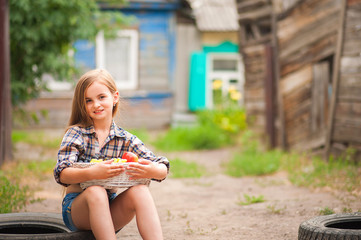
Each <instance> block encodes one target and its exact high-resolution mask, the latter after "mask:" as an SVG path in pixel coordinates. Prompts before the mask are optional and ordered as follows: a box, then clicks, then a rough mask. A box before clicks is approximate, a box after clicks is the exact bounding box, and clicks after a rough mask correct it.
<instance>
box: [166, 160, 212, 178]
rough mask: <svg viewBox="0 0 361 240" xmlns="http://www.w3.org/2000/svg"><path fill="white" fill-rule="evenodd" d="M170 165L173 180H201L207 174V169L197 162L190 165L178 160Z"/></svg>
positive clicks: (172, 161)
mask: <svg viewBox="0 0 361 240" xmlns="http://www.w3.org/2000/svg"><path fill="white" fill-rule="evenodd" d="M170 164H171V166H172V167H171V175H170V176H171V177H172V178H199V177H201V176H203V175H204V174H205V173H206V171H205V168H204V167H203V166H201V165H198V164H197V163H195V162H189V163H188V162H185V161H182V160H180V159H178V158H176V159H174V160H171V161H170Z"/></svg>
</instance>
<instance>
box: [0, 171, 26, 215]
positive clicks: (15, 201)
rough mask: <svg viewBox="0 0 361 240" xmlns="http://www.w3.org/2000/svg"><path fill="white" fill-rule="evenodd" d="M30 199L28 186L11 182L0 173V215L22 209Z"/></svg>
mask: <svg viewBox="0 0 361 240" xmlns="http://www.w3.org/2000/svg"><path fill="white" fill-rule="evenodd" d="M29 197H30V193H29V188H28V187H27V186H25V187H20V186H19V184H17V183H13V182H11V181H10V180H9V179H8V178H7V177H5V176H4V175H3V174H2V173H1V172H0V213H10V212H14V211H18V210H20V209H22V208H23V207H24V206H25V205H26V203H27V199H28V198H29Z"/></svg>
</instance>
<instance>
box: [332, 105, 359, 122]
mask: <svg viewBox="0 0 361 240" xmlns="http://www.w3.org/2000/svg"><path fill="white" fill-rule="evenodd" d="M335 112H336V116H347V117H349V118H352V117H355V116H356V118H361V102H339V103H338V104H337V107H336V110H335Z"/></svg>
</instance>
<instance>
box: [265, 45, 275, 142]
mask: <svg viewBox="0 0 361 240" xmlns="http://www.w3.org/2000/svg"><path fill="white" fill-rule="evenodd" d="M272 50H273V48H272V46H271V44H267V45H266V48H265V56H266V63H267V66H266V69H267V70H266V77H265V101H266V104H265V105H266V133H267V136H268V144H269V147H270V148H275V147H276V138H275V115H276V110H275V104H274V99H275V94H274V73H273V69H274V67H273V64H272V63H273V52H272Z"/></svg>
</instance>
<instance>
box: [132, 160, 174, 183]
mask: <svg viewBox="0 0 361 240" xmlns="http://www.w3.org/2000/svg"><path fill="white" fill-rule="evenodd" d="M126 169H127V174H128V175H129V176H130V179H139V178H151V179H155V180H158V181H160V180H163V179H165V178H166V177H167V175H168V168H167V166H166V165H165V164H163V163H158V162H154V161H150V160H146V159H139V160H138V163H130V164H129V165H128V166H127V168H126Z"/></svg>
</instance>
